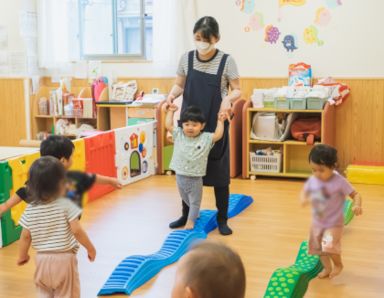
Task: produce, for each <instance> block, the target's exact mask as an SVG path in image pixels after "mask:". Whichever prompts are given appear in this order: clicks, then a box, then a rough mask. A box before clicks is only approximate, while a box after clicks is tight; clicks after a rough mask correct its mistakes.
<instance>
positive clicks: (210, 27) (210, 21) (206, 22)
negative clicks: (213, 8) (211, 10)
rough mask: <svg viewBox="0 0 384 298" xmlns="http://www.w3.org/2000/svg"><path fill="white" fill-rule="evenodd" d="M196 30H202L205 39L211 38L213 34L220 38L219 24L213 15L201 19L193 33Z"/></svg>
mask: <svg viewBox="0 0 384 298" xmlns="http://www.w3.org/2000/svg"><path fill="white" fill-rule="evenodd" d="M196 32H200V33H201V36H202V37H203V38H204V39H205V40H210V39H211V37H212V36H213V37H216V38H220V33H219V24H218V23H217V21H216V19H215V18H213V17H208V16H207V17H202V18H201V19H199V20H198V21H197V22H196V24H195V27H194V28H193V34H195V33H196Z"/></svg>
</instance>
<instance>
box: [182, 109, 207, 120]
mask: <svg viewBox="0 0 384 298" xmlns="http://www.w3.org/2000/svg"><path fill="white" fill-rule="evenodd" d="M188 121H193V122H199V123H205V116H204V113H203V111H202V110H201V109H200V108H198V107H195V106H190V107H188V108H186V109H185V110H184V112H183V113H182V114H181V117H180V122H181V123H185V122H188Z"/></svg>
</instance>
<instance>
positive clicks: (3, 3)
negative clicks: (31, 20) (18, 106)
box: [0, 0, 36, 76]
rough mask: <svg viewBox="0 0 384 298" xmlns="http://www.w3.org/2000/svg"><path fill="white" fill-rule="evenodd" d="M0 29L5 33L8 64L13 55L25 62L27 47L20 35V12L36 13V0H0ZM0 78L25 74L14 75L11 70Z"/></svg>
mask: <svg viewBox="0 0 384 298" xmlns="http://www.w3.org/2000/svg"><path fill="white" fill-rule="evenodd" d="M0 7H1V9H0V27H4V28H5V31H6V32H7V39H8V41H7V56H8V62H9V63H10V64H12V63H11V61H10V60H12V58H11V57H12V56H14V54H20V55H21V56H19V55H18V56H19V58H21V59H23V58H24V59H25V61H27V47H26V43H25V39H24V38H23V37H22V36H21V34H20V12H21V11H36V0H12V1H9V0H0ZM0 75H1V76H9V75H12V76H14V75H16V76H19V75H21V76H24V75H26V73H14V72H12V68H10V69H9V73H2V74H0Z"/></svg>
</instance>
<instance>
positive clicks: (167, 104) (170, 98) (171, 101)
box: [166, 94, 175, 108]
mask: <svg viewBox="0 0 384 298" xmlns="http://www.w3.org/2000/svg"><path fill="white" fill-rule="evenodd" d="M174 100H175V97H174V96H173V95H172V94H169V95H168V97H167V103H166V108H167V107H169V106H171V105H172V104H173V101H174Z"/></svg>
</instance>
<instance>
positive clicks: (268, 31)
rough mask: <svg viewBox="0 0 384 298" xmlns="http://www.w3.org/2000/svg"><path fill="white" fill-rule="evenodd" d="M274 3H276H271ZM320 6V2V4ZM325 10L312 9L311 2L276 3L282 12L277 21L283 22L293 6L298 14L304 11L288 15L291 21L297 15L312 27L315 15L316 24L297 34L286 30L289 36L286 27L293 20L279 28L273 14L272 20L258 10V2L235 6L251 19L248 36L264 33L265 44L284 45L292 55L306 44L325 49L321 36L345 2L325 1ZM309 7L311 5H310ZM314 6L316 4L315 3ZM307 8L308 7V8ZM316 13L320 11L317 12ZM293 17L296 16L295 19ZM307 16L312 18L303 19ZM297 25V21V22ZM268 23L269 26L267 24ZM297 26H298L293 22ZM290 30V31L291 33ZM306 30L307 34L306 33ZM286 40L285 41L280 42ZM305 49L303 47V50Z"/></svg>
mask: <svg viewBox="0 0 384 298" xmlns="http://www.w3.org/2000/svg"><path fill="white" fill-rule="evenodd" d="M268 2H272V1H268ZM319 2H320V1H319ZM322 2H323V6H320V7H317V9H316V6H309V3H310V2H309V1H307V0H278V1H276V2H275V3H276V4H277V5H276V9H277V11H278V16H277V21H279V22H280V21H281V19H282V18H281V13H282V11H283V9H284V8H285V7H287V6H290V7H291V8H292V9H294V10H300V12H298V13H296V12H294V11H293V10H292V9H291V11H290V12H289V14H288V15H290V16H291V17H292V16H294V15H296V19H297V20H301V19H303V22H304V24H308V23H307V22H308V17H309V18H310V16H311V11H312V13H314V16H315V17H314V19H313V21H309V22H310V23H309V24H308V26H307V27H304V26H305V25H304V26H303V27H304V29H302V28H303V27H301V28H300V27H299V28H297V29H296V30H298V32H295V31H294V30H295V29H293V30H292V28H291V25H290V24H289V26H287V28H286V30H289V32H284V27H283V26H285V25H286V23H290V22H289V20H284V23H282V24H281V25H279V26H278V27H277V26H276V25H271V24H273V23H274V22H276V16H274V15H273V14H272V15H270V16H268V15H266V14H265V13H264V11H260V7H259V9H258V10H256V7H255V6H257V4H256V3H257V2H256V1H255V0H236V1H235V3H236V5H237V7H238V8H239V9H240V11H241V12H244V13H247V14H248V15H249V18H248V22H247V24H246V25H245V26H244V28H243V29H244V32H247V33H248V32H255V31H261V30H262V29H263V30H264V41H265V42H268V43H270V44H276V43H277V42H278V41H279V40H280V41H281V44H282V45H283V47H284V49H285V50H286V51H287V52H288V53H293V52H296V50H298V49H299V46H298V44H300V41H301V40H303V41H304V42H305V44H304V46H305V45H311V46H322V45H324V40H323V39H320V38H319V36H321V31H320V29H321V28H322V27H325V26H328V25H329V24H330V22H331V21H332V13H331V9H333V8H336V7H339V6H341V5H342V0H323V1H322ZM307 4H308V5H307ZM311 4H312V3H311ZM304 6H305V7H304ZM313 9H316V10H315V11H314V12H313ZM292 13H294V14H293V15H292ZM270 14H271V13H270ZM302 14H303V15H305V14H306V15H307V16H308V17H303V18H302V17H301V15H302ZM295 21H296V20H295ZM266 22H267V24H265V23H266ZM293 23H294V24H296V22H293ZM288 28H289V29H288ZM302 30H303V31H302ZM280 37H282V39H281V38H280ZM302 47H303V44H301V46H300V49H301V48H302Z"/></svg>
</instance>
